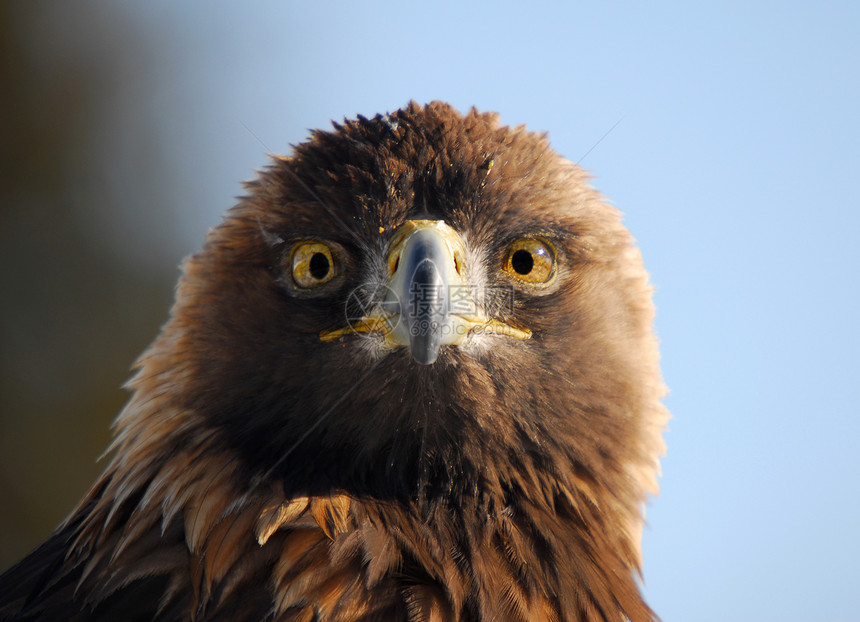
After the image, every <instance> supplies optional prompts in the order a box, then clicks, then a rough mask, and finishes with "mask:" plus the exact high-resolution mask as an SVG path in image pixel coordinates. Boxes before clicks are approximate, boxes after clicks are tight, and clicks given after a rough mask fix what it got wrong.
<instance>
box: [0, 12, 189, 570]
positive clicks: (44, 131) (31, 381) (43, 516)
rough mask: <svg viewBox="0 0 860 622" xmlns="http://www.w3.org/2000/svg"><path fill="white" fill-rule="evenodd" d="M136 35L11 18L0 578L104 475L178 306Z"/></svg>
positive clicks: (1, 306)
mask: <svg viewBox="0 0 860 622" xmlns="http://www.w3.org/2000/svg"><path fill="white" fill-rule="evenodd" d="M131 21H132V20H130V19H129V18H128V17H127V16H125V15H124V14H123V13H122V12H121V8H119V7H118V6H117V5H111V4H108V3H106V2H104V3H101V2H98V3H83V4H74V5H72V4H64V3H56V2H53V3H50V2H9V3H6V2H4V3H0V91H2V97H0V132H2V139H0V175H2V178H0V330H2V341H0V570H2V569H5V568H6V567H8V566H9V565H11V564H12V563H13V562H14V561H16V560H17V559H19V558H20V557H22V556H23V555H24V554H26V553H27V552H28V551H29V550H30V549H32V548H33V547H34V546H35V545H37V544H38V543H39V542H40V541H41V540H42V539H44V538H45V537H46V536H47V535H48V534H49V533H50V532H51V531H52V529H53V528H54V527H55V526H56V525H57V524H58V523H59V522H60V521H61V520H62V519H63V518H64V517H65V516H66V514H67V513H69V512H70V511H71V510H72V509H73V507H74V505H75V504H76V503H77V501H78V500H79V499H80V498H81V496H82V495H83V494H84V493H85V492H86V490H87V488H88V486H89V484H90V483H91V482H92V481H93V479H94V478H95V477H96V475H97V474H98V473H99V472H100V470H101V468H102V467H103V462H102V463H98V462H97V457H98V456H99V455H100V454H101V452H102V451H103V450H104V449H105V447H106V445H107V443H108V441H109V438H110V429H109V428H110V423H111V420H112V419H113V417H114V416H115V415H116V414H117V412H118V411H119V410H120V408H121V407H122V405H123V403H124V402H125V401H126V399H127V397H128V396H127V394H126V393H125V392H124V391H123V390H122V389H121V385H122V383H123V382H124V381H125V380H126V379H127V378H128V377H129V375H130V373H129V370H130V367H131V365H132V363H133V361H134V359H135V358H136V356H137V355H138V354H139V353H140V352H141V351H142V350H143V348H144V347H145V346H146V345H147V344H148V343H149V342H150V341H152V339H153V338H154V337H155V335H156V332H157V330H158V326H159V325H160V324H161V323H162V322H163V321H164V320H165V319H166V316H167V310H168V307H169V304H170V301H171V298H172V287H173V282H174V281H175V279H176V268H175V266H176V264H178V260H179V259H180V257H181V253H182V251H177V250H176V249H177V248H179V245H178V244H177V237H178V236H176V235H175V233H174V232H173V231H172V229H175V226H174V222H175V217H171V215H170V214H171V210H170V208H169V206H170V201H171V188H172V187H175V184H174V183H173V181H172V178H171V175H173V174H175V173H174V172H172V171H171V170H168V169H169V168H170V166H169V164H168V163H169V161H170V159H169V158H165V157H163V155H164V154H163V153H160V150H161V149H164V147H162V146H160V144H159V139H158V132H157V131H156V129H155V128H156V127H157V125H158V124H157V121H156V115H157V112H156V110H155V108H154V107H153V106H151V105H150V104H151V102H150V100H148V99H147V97H146V94H147V93H151V92H153V90H152V89H151V88H150V87H151V86H152V85H153V84H155V83H158V81H159V80H161V79H162V77H161V76H159V75H158V74H157V72H158V71H160V70H161V69H159V67H162V66H164V65H163V64H160V63H158V62H154V61H153V58H154V57H153V55H154V54H157V53H158V51H157V50H153V49H152V48H153V47H155V46H153V44H152V42H151V41H147V37H145V36H143V35H142V34H141V32H140V31H139V30H138V29H137V28H136V26H135V24H133V23H130V22H131ZM162 53H163V52H162ZM174 200H175V199H174Z"/></svg>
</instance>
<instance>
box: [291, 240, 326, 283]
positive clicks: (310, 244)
mask: <svg viewBox="0 0 860 622" xmlns="http://www.w3.org/2000/svg"><path fill="white" fill-rule="evenodd" d="M290 266H291V274H292V278H293V283H295V284H296V287H298V288H300V289H312V288H314V287H319V286H321V285H325V284H326V283H328V282H329V281H331V280H332V279H333V278H334V277H335V276H336V274H337V266H336V264H335V262H334V258H333V256H332V251H331V247H329V246H328V245H327V244H324V243H323V242H316V241H305V242H298V243H297V244H296V245H295V246H293V249H292V252H291V257H290Z"/></svg>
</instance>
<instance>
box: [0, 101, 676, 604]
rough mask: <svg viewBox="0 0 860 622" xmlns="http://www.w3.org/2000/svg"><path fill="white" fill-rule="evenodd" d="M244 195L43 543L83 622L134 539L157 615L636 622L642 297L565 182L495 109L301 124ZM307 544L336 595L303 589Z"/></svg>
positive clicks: (645, 441) (637, 281)
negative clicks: (87, 484) (87, 478)
mask: <svg viewBox="0 0 860 622" xmlns="http://www.w3.org/2000/svg"><path fill="white" fill-rule="evenodd" d="M246 189H247V196H245V197H244V198H243V199H242V200H241V201H240V202H239V204H238V205H237V206H236V207H235V208H233V209H232V210H231V211H230V212H229V213H228V214H227V216H226V218H225V220H224V221H223V223H222V224H221V225H220V226H218V227H216V228H215V229H213V230H212V231H211V232H210V233H209V235H208V237H207V240H206V243H205V245H204V248H203V249H202V251H201V252H199V253H198V254H196V255H194V256H192V257H191V258H189V259H188V260H187V261H186V263H185V265H184V274H183V277H182V279H181V280H180V283H179V286H178V290H177V299H176V303H175V306H174V308H173V310H172V313H171V318H170V320H169V321H168V323H167V324H166V325H165V327H164V328H163V329H162V332H161V334H160V336H159V337H158V339H157V340H156V341H155V343H154V344H153V345H152V346H151V347H150V349H149V350H147V352H145V353H144V355H143V356H142V357H141V359H140V361H139V362H138V370H137V375H136V376H135V378H134V379H133V380H132V381H131V382H130V387H131V388H132V389H133V390H134V397H133V398H132V400H131V401H130V403H129V405H128V406H127V407H126V409H125V410H124V411H123V413H121V414H120V417H119V418H118V421H117V429H118V432H117V437H116V440H115V442H114V446H113V449H114V450H115V456H114V458H113V461H112V462H111V464H110V465H109V467H108V469H107V470H106V472H105V475H103V476H102V479H101V480H100V481H99V482H97V484H96V486H95V487H94V489H93V491H92V492H91V493H90V495H89V496H88V498H87V499H86V500H85V501H84V502H83V503H82V505H81V507H80V508H79V509H78V510H77V511H76V513H75V514H73V515H72V517H70V519H69V520H68V521H67V523H66V524H65V525H64V526H63V527H61V529H60V532H59V533H62V534H63V537H64V538H66V539H67V540H68V541H70V542H73V544H72V545H71V547H70V548H69V549H68V550H64V555H66V556H67V558H68V559H69V560H70V561H67V562H64V563H65V566H64V567H65V570H64V571H63V572H66V573H69V576H72V575H73V576H74V577H75V578H76V580H77V581H78V582H79V585H83V586H85V587H86V585H88V584H87V581H88V579H87V577H93V579H91V580H93V581H94V580H96V578H97V577H99V576H102V577H108V576H109V577H112V579H111V580H112V581H114V582H115V583H117V585H116V586H114V587H113V588H112V589H108V588H106V587H103V588H101V589H102V591H103V592H105V594H104V595H103V596H102V597H101V599H100V598H99V597H93V598H91V599H90V600H88V601H87V603H88V605H87V606H89V607H90V608H91V611H98V607H100V606H103V605H101V604H100V603H103V602H106V601H105V599H107V598H108V597H109V595H111V594H115V593H117V594H121V593H122V590H123V589H127V587H128V586H129V585H137V584H136V583H135V581H136V580H142V579H140V577H139V576H138V575H134V577H132V578H129V577H126V578H125V579H123V580H120V579H116V580H114V578H115V577H117V576H119V577H123V576H125V575H124V574H123V573H124V571H123V570H122V568H119V569H118V568H117V565H121V562H122V561H123V555H124V554H125V552H126V551H127V550H130V549H133V548H134V544H135V543H136V542H137V541H138V539H140V540H143V539H144V538H145V537H146V536H145V535H143V534H146V533H149V531H148V530H152V529H155V528H156V526H158V529H160V530H161V536H158V537H156V536H152V537H153V538H155V539H156V540H158V539H159V538H160V539H161V541H163V542H166V543H167V542H169V544H170V546H171V547H173V548H172V549H171V550H172V551H173V554H175V555H176V556H177V559H179V560H180V561H178V562H176V563H174V564H173V565H171V564H166V565H165V564H163V563H162V565H161V566H158V565H157V564H156V566H157V568H153V569H150V571H149V575H147V576H155V577H159V576H162V575H164V576H166V577H170V581H171V583H170V586H171V587H170V589H167V588H164V586H161V587H156V588H151V589H153V590H154V592H153V596H154V602H158V603H160V604H159V609H158V611H159V612H161V613H162V614H163V613H164V612H166V611H175V612H177V613H176V618H175V619H193V616H191V617H189V616H190V614H189V613H188V612H190V611H192V610H194V611H196V612H197V617H198V618H199V619H208V618H207V617H206V616H207V615H208V614H207V613H206V612H210V613H212V612H224V611H231V612H232V614H231V615H232V616H233V617H232V619H249V620H250V619H257V618H255V617H254V616H256V615H257V614H259V613H260V612H264V613H265V615H266V616H269V617H268V618H267V619H285V620H286V619H320V620H323V619H331V620H341V619H343V620H347V619H348V620H352V619H355V620H358V619H414V620H419V619H459V620H472V619H474V620H478V619H489V618H498V619H512V620H515V619H553V620H555V619H618V620H620V619H622V618H624V619H631V620H640V619H651V615H652V614H651V613H650V610H649V609H648V608H647V606H646V605H645V604H644V603H643V602H642V601H641V597H640V596H639V593H638V589H637V587H636V584H635V579H634V574H635V573H636V572H637V571H638V570H639V553H638V542H639V529H640V525H641V515H640V506H641V504H642V503H643V502H644V501H645V499H646V495H647V494H648V493H649V492H650V493H653V492H656V481H655V475H656V470H657V458H658V455H659V454H660V453H661V452H662V449H663V446H662V442H661V440H660V431H661V429H662V426H663V424H664V421H665V419H666V414H665V411H664V410H663V407H662V406H661V405H660V402H659V400H660V397H661V396H662V394H663V392H664V389H663V385H662V382H661V380H660V374H659V369H658V355H657V347H656V339H655V338H654V336H653V333H652V329H651V323H652V318H653V309H652V305H651V290H650V286H649V285H648V279H647V274H646V273H645V271H644V269H643V268H642V263H641V258H640V256H639V253H638V251H637V250H636V248H635V247H634V246H633V242H632V239H631V237H630V235H629V233H628V232H627V231H626V230H625V229H624V228H623V226H622V225H621V223H620V217H619V214H618V213H617V212H616V211H615V210H614V209H613V208H611V207H609V206H608V205H606V204H605V203H604V202H603V200H602V198H601V197H600V195H599V194H598V193H597V192H595V191H594V190H593V189H592V188H591V187H590V186H589V185H588V184H587V179H586V176H585V174H584V173H583V172H582V171H581V169H579V168H578V167H577V166H575V165H573V164H571V163H569V162H567V161H566V160H564V159H563V158H561V157H560V156H559V155H557V154H556V153H555V152H553V151H552V150H551V148H550V147H549V144H548V142H547V140H546V138H545V137H543V136H538V135H535V134H531V133H528V132H527V131H525V129H523V128H514V129H511V128H508V127H504V126H501V125H499V122H498V118H497V117H496V115H492V114H480V113H478V112H476V111H474V110H473V111H472V112H471V113H469V114H468V115H465V116H461V115H459V114H458V113H457V112H456V111H455V110H453V109H452V108H451V107H449V106H447V105H445V104H441V103H433V104H430V105H428V106H426V107H420V106H418V105H416V104H410V105H409V106H408V107H407V108H405V109H403V110H399V111H397V112H395V113H393V114H390V115H385V116H377V117H376V118H373V119H365V118H362V117H359V118H358V119H357V120H354V121H347V122H345V123H344V124H343V125H335V128H334V131H331V132H322V131H317V132H314V133H313V134H312V136H311V138H310V140H309V141H308V142H306V143H303V144H301V145H298V146H297V147H295V150H294V153H293V154H292V155H290V156H288V157H275V158H273V161H272V163H271V164H270V166H269V167H268V168H267V169H265V170H264V171H262V172H261V174H260V175H259V176H258V178H257V179H255V180H254V181H252V182H249V183H248V184H247V185H246ZM315 500H316V501H315ZM315 504H316V505H315ZM147 513H149V514H147ZM246 516H247V517H250V518H248V519H247V520H245V517H246ZM201 517H202V518H201ZM311 518H312V519H313V520H311ZM228 519H230V520H233V522H232V523H229V525H228ZM302 521H304V522H302ZM233 525H235V526H233ZM243 525H244V526H243ZM219 529H221V530H222V531H224V533H221V532H219V531H218V530H219ZM314 529H315V530H316V531H314ZM320 530H321V531H320ZM138 532H139V533H138ZM317 532H319V533H320V534H322V535H320V536H319V538H321V540H320V542H317V540H314V539H313V538H315V537H316V536H314V535H313V533H317ZM111 533H116V534H117V535H116V536H115V537H114V539H113V540H111V536H110V534H111ZM130 533H131V534H133V536H134V537H132V535H129V534H130ZM153 533H154V532H153ZM309 534H311V535H309ZM216 535H217V537H218V538H220V540H219V542H222V543H223V542H225V541H227V542H230V543H231V545H230V546H231V547H232V548H230V549H229V550H231V551H233V550H235V552H234V553H232V554H230V555H226V556H225V554H222V553H220V551H221V549H222V545H219V546H218V547H215V545H214V544H212V542H214V541H215V540H214V539H215V537H216ZM300 537H301V538H304V540H301V541H302V542H305V540H307V538H311V540H312V541H313V542H315V543H317V544H315V545H314V546H317V547H319V549H317V548H313V547H312V546H311V545H310V544H302V545H301V546H302V547H305V548H302V551H304V553H303V555H304V557H302V556H301V555H298V556H296V555H297V554H295V553H294V552H293V553H290V551H293V549H292V548H291V547H293V546H298V545H296V544H295V542H297V541H298V540H299V539H300ZM234 541H235V542H234ZM249 542H250V543H252V544H253V546H252V545H251V544H248V543H249ZM207 543H209V544H207ZM165 546H167V544H165ZM225 546H226V545H225ZM105 547H106V548H107V549H109V551H108V552H109V553H110V555H106V554H102V555H101V556H100V557H98V561H96V562H91V563H89V564H87V556H88V555H92V554H93V552H95V553H98V552H99V551H100V550H101V549H102V548H105ZM213 551H216V552H213ZM315 551H316V552H315ZM312 553H313V555H315V557H314V559H315V560H316V561H314V563H315V564H317V566H314V568H316V570H315V572H316V574H314V576H315V577H317V578H318V583H319V584H320V585H322V584H325V585H329V584H328V583H325V581H326V580H328V581H332V580H333V579H332V578H331V576H332V574H335V575H337V576H339V577H341V581H342V583H343V584H344V585H348V586H350V587H348V588H347V587H343V588H342V589H341V590H340V591H339V592H338V591H337V590H334V592H331V591H329V592H324V593H325V594H328V596H326V597H325V598H328V599H329V600H325V598H324V597H323V596H321V594H323V591H320V590H322V588H319V586H317V587H318V589H317V591H314V589H316V588H314V589H312V588H310V587H307V585H310V584H312V583H313V582H312V581H310V580H309V579H308V578H307V577H306V576H305V575H303V574H302V572H306V571H305V570H303V569H304V568H305V566H303V564H305V565H307V564H309V563H310V562H307V563H306V562H305V561H302V560H306V558H308V556H309V555H311V554H312ZM207 555H208V556H209V557H207ZM213 556H214V558H216V559H217V560H218V564H220V565H221V566H223V565H225V564H226V565H229V564H233V565H234V566H236V567H238V568H240V570H235V571H234V570H232V568H233V566H230V567H229V568H222V567H221V566H219V565H218V564H216V565H215V566H214V567H213V566H212V564H215V562H213V561H212V560H213ZM279 556H280V557H279ZM159 559H160V558H159ZM207 560H208V561H207ZM239 560H245V561H241V562H240V561H239ZM250 560H257V561H253V562H252V561H250ZM285 560H286V561H285ZM25 561H26V560H25ZM132 561H134V560H127V563H131V562H132ZM188 564H191V567H192V568H195V567H196V566H195V564H198V565H202V566H203V567H205V568H207V569H208V571H207V573H203V574H202V575H199V576H198V575H195V574H194V572H193V571H192V572H191V574H190V576H186V574H188V573H187V570H182V568H187V566H188ZM206 564H210V565H208V566H207V565H206ZM243 564H244V565H243ZM241 569H244V570H241ZM324 569H330V570H331V572H330V573H329V572H328V570H324ZM300 571H301V572H300ZM242 572H244V573H245V574H242ZM100 573H101V574H100ZM183 573H185V574H183ZM231 573H233V574H231ZM291 573H292V574H291ZM337 573H340V574H337ZM81 576H82V577H83V578H81ZM129 576H131V575H129ZM213 577H214V578H213ZM230 577H233V578H232V579H229V578H230ZM261 577H262V578H261ZM299 577H304V578H303V579H301V580H302V581H305V583H300V582H298V581H299ZM252 578H253V582H254V585H255V589H256V591H255V592H254V593H255V596H254V602H255V603H257V604H256V605H255V607H252V608H250V609H248V610H247V611H246V612H245V613H247V615H245V614H244V613H237V612H238V611H239V610H236V609H234V608H231V607H234V605H233V604H230V603H232V602H233V601H231V600H230V598H231V597H232V595H233V593H234V591H235V590H236V586H237V585H242V584H243V581H246V582H249V583H250V582H252V581H251V579H252ZM228 579H229V581H228ZM309 581H310V583H309ZM356 581H357V583H355V582H356ZM108 585H111V584H110V581H108ZM147 585H148V584H147ZM159 585H160V584H159ZM299 585H302V586H305V588H306V589H305V590H304V591H302V590H301V589H299V587H297V586H299ZM314 585H316V584H314ZM338 585H341V584H338ZM225 586H227V587H225ZM356 586H363V587H361V588H360V589H359V587H356ZM228 587H229V589H228ZM170 590H172V591H170ZM183 590H186V591H187V592H188V594H191V595H184V594H185V592H183ZM350 590H351V591H350ZM332 593H337V594H338V595H337V596H336V597H335V596H331V594H332ZM345 594H349V595H350V596H349V598H350V599H351V600H348V599H347V596H346V595H345ZM70 598H71V597H70ZM347 600H348V602H347ZM225 603H226V604H225ZM332 603H334V604H332ZM356 603H358V604H356ZM93 608H94V609H93ZM252 610H253V612H254V613H253V614H251V613H248V611H252ZM2 611H3V609H2V608H0V613H2ZM201 612H202V614H201ZM338 612H339V613H338ZM362 612H363V613H362ZM373 612H376V613H373ZM165 615H166V614H165ZM219 615H220V613H219ZM261 615H262V614H261ZM292 615H294V616H295V618H293V617H290V616H292ZM374 615H376V616H378V617H377V618H374V617H373V616H374ZM213 616H214V614H213ZM302 616H311V617H307V618H304V617H302ZM362 616H364V617H362ZM434 616H436V618H434ZM216 618H217V616H214V617H213V619H216ZM165 619H174V618H165Z"/></svg>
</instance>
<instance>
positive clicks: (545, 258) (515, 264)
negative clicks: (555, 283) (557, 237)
mask: <svg viewBox="0 0 860 622" xmlns="http://www.w3.org/2000/svg"><path fill="white" fill-rule="evenodd" d="M503 269H504V271H505V272H507V273H508V274H509V275H511V276H512V277H514V278H515V279H517V280H519V281H523V282H525V283H530V284H532V285H543V284H545V283H549V282H550V281H551V280H552V278H553V277H554V276H555V272H556V259H555V248H554V247H553V246H552V244H550V243H549V242H547V241H546V240H543V239H540V238H519V239H518V240H514V241H513V243H512V244H511V246H510V247H509V248H508V254H507V257H506V258H505V263H504V266H503Z"/></svg>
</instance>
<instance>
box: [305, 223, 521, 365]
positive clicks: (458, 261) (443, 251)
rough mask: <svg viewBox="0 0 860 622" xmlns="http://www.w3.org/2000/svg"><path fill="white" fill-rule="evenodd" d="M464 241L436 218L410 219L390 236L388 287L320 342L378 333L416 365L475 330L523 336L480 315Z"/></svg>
mask: <svg viewBox="0 0 860 622" xmlns="http://www.w3.org/2000/svg"><path fill="white" fill-rule="evenodd" d="M465 268H466V266H465V245H464V243H463V240H462V238H461V237H460V235H459V234H458V233H457V232H456V231H455V230H454V229H452V228H451V227H449V226H448V225H447V224H445V223H444V222H443V221H441V220H410V221H407V222H405V223H404V224H403V225H402V226H401V227H400V228H399V230H398V231H397V233H396V234H395V235H394V237H393V238H392V239H391V243H390V246H389V251H388V282H387V286H388V289H387V291H386V295H385V297H384V299H383V300H382V302H381V303H380V304H379V305H377V307H376V308H375V309H374V311H373V312H372V313H371V314H370V315H368V316H365V317H363V318H362V319H361V320H360V321H358V322H355V323H353V324H351V325H350V326H347V327H344V328H341V329H337V330H333V331H324V332H323V333H321V334H320V339H321V340H322V341H332V340H334V339H336V338H338V337H341V336H344V335H348V334H351V333H361V332H381V333H383V335H384V336H385V342H386V345H388V346H391V347H395V346H408V347H409V349H410V351H411V353H412V358H413V359H414V360H415V361H416V362H417V363H420V364H422V365H431V364H433V363H435V362H436V359H437V358H438V356H439V351H440V349H441V347H442V346H443V345H451V346H456V345H460V344H461V343H462V342H463V340H464V339H465V338H466V336H467V335H468V334H469V333H470V332H472V331H474V330H476V329H478V328H480V329H482V330H484V331H485V332H488V333H495V334H503V335H508V336H510V337H514V338H516V339H528V338H530V337H531V331H529V330H523V329H520V328H515V327H513V326H510V325H508V324H505V323H504V322H501V321H499V320H491V319H488V318H487V317H485V315H484V314H483V312H482V309H481V308H480V306H479V305H478V303H477V301H476V300H475V297H476V296H475V294H476V292H474V291H471V289H470V287H469V284H468V283H467V281H466V278H465Z"/></svg>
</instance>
